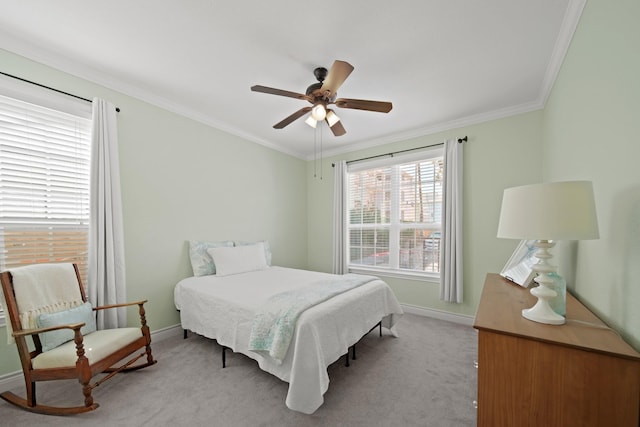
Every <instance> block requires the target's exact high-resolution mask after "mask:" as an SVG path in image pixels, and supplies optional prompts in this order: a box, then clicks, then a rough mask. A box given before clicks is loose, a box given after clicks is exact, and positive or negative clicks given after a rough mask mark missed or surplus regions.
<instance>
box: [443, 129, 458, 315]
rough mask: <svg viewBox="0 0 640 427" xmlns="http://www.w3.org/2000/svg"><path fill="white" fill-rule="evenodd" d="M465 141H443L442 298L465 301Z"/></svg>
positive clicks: (449, 300) (444, 299)
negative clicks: (463, 257) (463, 187)
mask: <svg viewBox="0 0 640 427" xmlns="http://www.w3.org/2000/svg"><path fill="white" fill-rule="evenodd" d="M462 148H463V147H462V143H460V142H458V141H457V140H455V139H453V140H447V141H445V143H444V200H443V211H442V237H443V239H442V242H441V253H440V299H441V300H443V301H447V302H456V303H461V302H462V153H463V151H462Z"/></svg>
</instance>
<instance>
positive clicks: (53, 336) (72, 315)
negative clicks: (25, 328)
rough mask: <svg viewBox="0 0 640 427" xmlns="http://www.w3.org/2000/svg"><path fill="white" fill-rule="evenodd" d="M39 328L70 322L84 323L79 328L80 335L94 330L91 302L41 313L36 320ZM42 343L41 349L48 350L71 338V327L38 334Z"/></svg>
mask: <svg viewBox="0 0 640 427" xmlns="http://www.w3.org/2000/svg"><path fill="white" fill-rule="evenodd" d="M36 323H37V325H38V327H39V328H48V327H49V326H59V325H68V324H70V323H84V324H85V325H84V326H83V327H82V328H81V329H80V331H81V332H82V335H87V334H90V333H91V332H94V331H95V330H96V316H95V314H94V313H93V308H92V307H91V303H88V302H86V303H84V304H82V305H81V306H78V307H74V308H72V309H69V310H64V311H59V312H57V313H43V314H41V315H40V316H38V320H37V321H36ZM39 337H40V342H41V343H42V351H49V350H51V349H54V348H56V347H58V346H59V345H61V344H64V343H66V342H67V341H71V340H72V339H73V329H58V330H56V331H49V332H45V333H42V334H39Z"/></svg>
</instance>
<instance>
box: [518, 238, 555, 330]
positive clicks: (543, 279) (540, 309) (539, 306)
mask: <svg viewBox="0 0 640 427" xmlns="http://www.w3.org/2000/svg"><path fill="white" fill-rule="evenodd" d="M554 245H555V243H554V242H552V241H549V240H536V242H535V243H534V246H536V247H537V248H538V251H537V252H536V257H537V258H538V260H539V261H538V263H537V264H534V265H533V266H532V267H531V269H532V270H533V271H535V272H536V273H537V274H538V276H537V277H536V278H535V279H533V280H534V281H535V282H536V283H538V284H539V285H540V286H538V287H537V288H533V289H531V295H533V296H535V297H537V298H538V302H536V305H534V306H533V307H531V308H527V309H524V310H522V317H524V318H525V319H529V320H532V321H534V322H539V323H546V324H547V325H564V324H565V322H566V321H565V318H564V317H563V316H561V315H559V314H558V313H556V312H555V311H553V309H552V308H551V305H550V304H549V301H550V300H552V299H554V298H555V297H556V296H557V295H558V294H557V292H556V291H554V290H553V284H554V280H553V279H552V278H551V277H550V276H549V273H555V271H556V267H555V266H553V265H551V264H549V263H548V262H547V260H548V259H550V258H551V257H552V255H551V254H550V253H549V249H551V248H552V247H553V246H554Z"/></svg>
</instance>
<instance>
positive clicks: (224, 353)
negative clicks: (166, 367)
mask: <svg viewBox="0 0 640 427" xmlns="http://www.w3.org/2000/svg"><path fill="white" fill-rule="evenodd" d="M179 311H180V310H178V312H179ZM375 328H379V330H380V332H379V334H380V336H381V337H382V321H380V322H378V323H376V324H375V325H374V326H373V328H371V329H369V332H367V333H366V334H364V335H363V336H362V338H364V337H365V336H367V335H369V334H370V333H371V332H372V331H373V330H374V329H375ZM187 332H188V331H187V330H186V329H183V330H182V333H183V335H182V338H183V339H185V340H186V339H187V337H188V334H187ZM362 338H360V339H359V340H358V341H357V342H356V343H355V344H353V345H352V346H351V347H349V348H347V353H346V354H345V355H344V357H345V361H344V366H346V367H349V349H351V360H356V344H358V343H359V342H360V341H362ZM221 347H222V368H226V367H227V350H231V349H230V348H229V347H227V346H225V345H223V346H221Z"/></svg>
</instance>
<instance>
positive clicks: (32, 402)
mask: <svg viewBox="0 0 640 427" xmlns="http://www.w3.org/2000/svg"><path fill="white" fill-rule="evenodd" d="M25 381H26V380H25ZM27 405H29V406H32V407H33V406H36V405H37V403H36V383H35V381H31V384H29V383H28V382H27Z"/></svg>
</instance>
